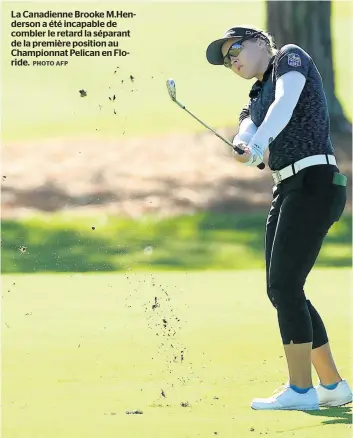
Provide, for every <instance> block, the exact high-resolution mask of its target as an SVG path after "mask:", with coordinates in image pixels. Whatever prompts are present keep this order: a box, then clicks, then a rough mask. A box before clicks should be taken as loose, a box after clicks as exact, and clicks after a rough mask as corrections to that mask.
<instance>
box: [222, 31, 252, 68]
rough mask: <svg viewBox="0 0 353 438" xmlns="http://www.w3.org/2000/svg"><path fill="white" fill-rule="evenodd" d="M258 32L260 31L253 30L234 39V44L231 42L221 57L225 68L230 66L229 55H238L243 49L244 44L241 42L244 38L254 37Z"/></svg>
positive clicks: (234, 56)
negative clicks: (249, 33)
mask: <svg viewBox="0 0 353 438" xmlns="http://www.w3.org/2000/svg"><path fill="white" fill-rule="evenodd" d="M260 33H261V32H254V33H253V34H251V35H247V36H245V37H243V38H241V39H240V40H239V41H236V42H235V43H234V44H232V45H231V46H230V47H229V49H228V52H227V53H226V55H225V56H224V58H223V63H224V66H225V67H227V68H231V67H232V61H231V59H230V57H231V56H232V57H233V58H236V57H238V56H239V54H240V52H241V51H242V50H243V49H244V46H243V45H242V43H243V42H244V41H246V40H250V39H251V38H254V37H255V36H257V35H259V34H260Z"/></svg>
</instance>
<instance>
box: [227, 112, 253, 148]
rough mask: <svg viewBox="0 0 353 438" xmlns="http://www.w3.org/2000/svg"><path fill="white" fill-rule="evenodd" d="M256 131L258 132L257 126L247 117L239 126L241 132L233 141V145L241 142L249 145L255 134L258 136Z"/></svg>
mask: <svg viewBox="0 0 353 438" xmlns="http://www.w3.org/2000/svg"><path fill="white" fill-rule="evenodd" d="M256 131H257V126H256V125H255V123H254V122H253V121H252V120H251V118H250V117H247V118H246V119H244V120H243V121H242V122H241V124H240V126H239V132H238V134H237V135H236V136H235V137H234V139H233V144H236V143H238V142H240V141H243V142H245V143H249V142H250V140H251V139H252V137H253V136H254V134H256Z"/></svg>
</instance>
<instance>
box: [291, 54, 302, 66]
mask: <svg viewBox="0 0 353 438" xmlns="http://www.w3.org/2000/svg"><path fill="white" fill-rule="evenodd" d="M288 65H290V66H291V67H300V66H301V65H302V61H301V59H300V56H299V55H297V54H296V53H288Z"/></svg>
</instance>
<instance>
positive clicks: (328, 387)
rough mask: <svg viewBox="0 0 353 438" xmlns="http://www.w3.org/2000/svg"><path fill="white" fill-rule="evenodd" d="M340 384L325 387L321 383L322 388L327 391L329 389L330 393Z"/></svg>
mask: <svg viewBox="0 0 353 438" xmlns="http://www.w3.org/2000/svg"><path fill="white" fill-rule="evenodd" d="M338 384H339V382H337V383H333V384H332V385H323V384H322V383H320V385H321V386H323V387H324V388H325V389H329V390H330V391H332V390H333V389H336V388H337V386H338Z"/></svg>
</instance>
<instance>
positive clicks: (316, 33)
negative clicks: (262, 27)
mask: <svg viewBox="0 0 353 438" xmlns="http://www.w3.org/2000/svg"><path fill="white" fill-rule="evenodd" d="M331 9H332V5H331V1H267V30H268V31H269V32H270V33H271V34H273V36H274V37H275V41H276V44H277V47H281V46H283V45H285V44H289V43H293V44H297V45H298V46H300V47H302V48H303V49H304V50H305V51H307V52H308V53H309V55H310V56H311V57H312V58H313V60H314V62H315V64H316V66H317V68H318V70H319V72H320V74H321V76H322V80H323V83H324V87H325V92H326V98H327V103H328V108H329V112H330V118H331V128H332V130H333V131H335V132H336V133H337V132H340V133H346V132H348V133H351V132H352V126H351V123H350V122H349V121H348V120H347V117H346V115H345V114H344V111H343V108H342V105H341V104H340V102H339V100H338V98H337V96H336V94H335V74H334V68H333V59H332V37H331V17H332V11H331ZM347 33H348V32H347ZM348 62H351V60H349V61H348Z"/></svg>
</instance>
